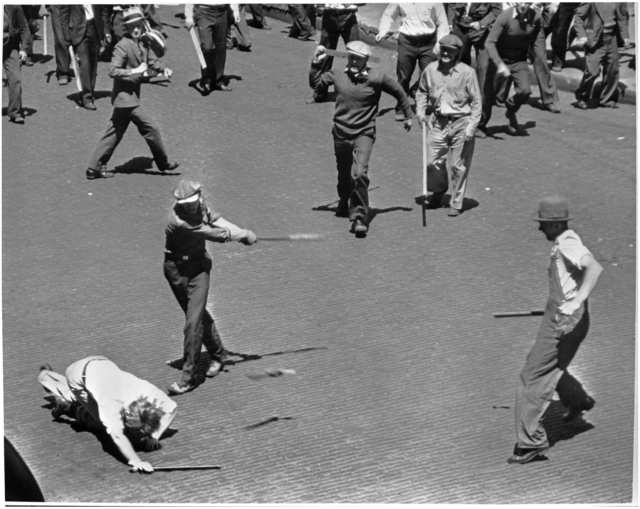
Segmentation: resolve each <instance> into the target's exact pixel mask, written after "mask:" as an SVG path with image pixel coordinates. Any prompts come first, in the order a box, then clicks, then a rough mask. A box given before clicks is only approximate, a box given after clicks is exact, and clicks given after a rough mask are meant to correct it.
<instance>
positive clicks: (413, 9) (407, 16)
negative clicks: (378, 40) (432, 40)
mask: <svg viewBox="0 0 640 509" xmlns="http://www.w3.org/2000/svg"><path fill="white" fill-rule="evenodd" d="M398 16H402V25H400V30H399V32H400V33H401V34H404V35H428V34H432V33H434V32H436V31H437V35H436V40H437V41H439V40H440V39H442V38H443V37H444V36H445V35H447V34H448V33H449V21H448V20H447V13H446V12H445V10H444V5H443V4H441V3H410V4H389V5H388V6H387V8H386V9H385V10H384V12H383V13H382V17H381V18H380V27H379V29H378V32H379V33H380V34H383V35H386V34H387V33H388V32H389V29H390V28H391V23H393V20H394V19H396V18H397V17H398Z"/></svg>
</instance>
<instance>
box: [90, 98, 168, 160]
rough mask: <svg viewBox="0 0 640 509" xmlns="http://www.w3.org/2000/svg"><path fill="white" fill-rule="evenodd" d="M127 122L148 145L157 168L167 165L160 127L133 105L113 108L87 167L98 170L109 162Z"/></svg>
mask: <svg viewBox="0 0 640 509" xmlns="http://www.w3.org/2000/svg"><path fill="white" fill-rule="evenodd" d="M129 122H133V123H134V124H135V125H136V127H137V128H138V132H139V133H140V134H141V135H142V137H143V138H144V139H145V141H146V142H147V145H149V148H150V149H151V153H152V154H153V158H154V160H155V161H156V165H157V166H158V168H159V169H162V168H164V167H165V166H167V164H168V162H169V158H168V157H167V152H166V151H165V148H164V143H163V142H162V136H160V129H159V128H158V126H157V125H156V123H155V122H154V121H153V119H151V117H149V116H148V115H147V114H146V112H145V111H144V110H143V109H142V107H141V106H134V107H133V108H113V114H112V115H111V118H110V119H109V123H108V124H107V130H106V132H105V133H104V135H103V136H102V139H101V140H100V141H99V142H98V146H97V147H96V150H95V152H94V153H93V156H91V161H89V169H91V170H100V167H101V166H103V165H106V164H107V162H109V159H111V156H112V155H113V152H114V150H115V149H116V147H117V146H118V144H119V143H120V141H122V137H123V136H124V133H125V132H126V131H127V127H129Z"/></svg>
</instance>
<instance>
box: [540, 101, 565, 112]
mask: <svg viewBox="0 0 640 509" xmlns="http://www.w3.org/2000/svg"><path fill="white" fill-rule="evenodd" d="M542 109H544V110H545V111H550V112H551V113H561V111H560V108H558V107H557V106H556V105H555V104H554V103H547V104H544V105H542Z"/></svg>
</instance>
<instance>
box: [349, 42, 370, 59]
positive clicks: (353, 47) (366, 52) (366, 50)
mask: <svg viewBox="0 0 640 509" xmlns="http://www.w3.org/2000/svg"><path fill="white" fill-rule="evenodd" d="M347 51H348V52H349V53H355V54H356V55H360V56H362V57H367V58H369V57H370V56H371V48H370V47H369V45H368V44H367V43H366V42H362V41H351V42H350V43H349V44H347Z"/></svg>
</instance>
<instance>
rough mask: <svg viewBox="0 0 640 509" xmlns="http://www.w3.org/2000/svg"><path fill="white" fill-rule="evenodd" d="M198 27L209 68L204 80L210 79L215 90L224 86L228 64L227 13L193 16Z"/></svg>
mask: <svg viewBox="0 0 640 509" xmlns="http://www.w3.org/2000/svg"><path fill="white" fill-rule="evenodd" d="M193 19H194V22H195V24H196V26H197V27H198V35H199V36H200V47H201V48H202V54H203V55H204V60H205V62H206V63H207V68H206V69H205V70H204V72H203V76H202V77H203V78H205V79H210V80H211V85H212V86H213V87H214V88H217V87H220V86H222V85H224V66H225V64H226V62H227V30H228V28H229V25H228V20H227V11H221V12H218V13H213V14H204V13H202V12H198V11H197V10H196V12H195V13H194V16H193Z"/></svg>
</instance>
